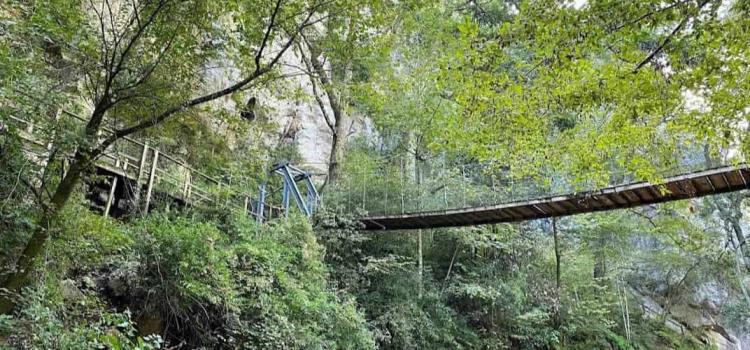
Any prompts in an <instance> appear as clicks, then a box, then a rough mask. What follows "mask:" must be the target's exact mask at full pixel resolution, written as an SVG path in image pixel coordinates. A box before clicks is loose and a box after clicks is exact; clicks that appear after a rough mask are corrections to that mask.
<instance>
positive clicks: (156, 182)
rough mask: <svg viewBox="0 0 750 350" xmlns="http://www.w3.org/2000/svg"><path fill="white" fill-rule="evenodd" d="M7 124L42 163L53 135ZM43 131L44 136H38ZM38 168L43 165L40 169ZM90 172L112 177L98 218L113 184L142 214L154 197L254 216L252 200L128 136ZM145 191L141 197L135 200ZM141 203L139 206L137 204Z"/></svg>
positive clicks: (19, 121) (274, 210)
mask: <svg viewBox="0 0 750 350" xmlns="http://www.w3.org/2000/svg"><path fill="white" fill-rule="evenodd" d="M63 117H69V118H71V119H72V121H73V122H74V124H78V125H79V126H81V127H82V126H83V125H84V123H85V122H86V120H85V119H83V118H81V117H80V116H78V115H76V114H74V113H71V112H68V111H65V110H61V111H60V112H59V113H58V114H57V117H56V119H55V122H60V121H61V118H63ZM8 119H9V121H10V122H13V123H14V124H16V126H17V128H18V131H19V136H20V137H21V138H22V139H23V141H24V143H25V144H26V146H28V147H25V148H26V151H27V152H30V153H32V154H34V155H35V156H36V157H38V158H37V159H38V160H39V162H40V163H44V162H45V161H46V158H47V157H48V156H49V152H51V151H52V147H53V140H54V137H55V136H54V133H50V132H49V130H44V129H43V128H45V127H47V128H49V125H47V126H41V125H36V124H35V123H33V122H32V121H30V120H28V119H24V118H20V117H18V116H13V115H11V116H10V117H9V118H8ZM43 131H47V132H43ZM112 133H113V130H111V129H109V128H103V129H102V131H101V133H100V137H102V138H103V137H106V136H110V135H111V134H112ZM42 165H43V166H44V165H46V164H42ZM96 167H97V168H99V169H100V170H103V171H104V172H105V173H109V174H110V175H113V177H112V180H111V183H110V190H109V196H108V199H107V204H106V206H105V208H104V214H105V215H108V213H109V211H110V209H111V205H112V201H113V198H114V192H115V188H116V187H117V186H118V184H117V183H118V181H127V180H129V181H131V182H132V183H135V184H136V186H135V188H136V190H135V191H134V193H135V202H136V204H137V205H138V207H139V208H142V209H143V210H147V209H148V208H149V205H150V204H151V201H152V198H153V195H154V193H156V192H157V191H158V192H160V193H164V194H166V195H168V196H170V197H172V198H173V199H178V200H181V201H183V202H184V203H185V204H188V205H202V204H213V205H216V204H224V205H227V206H230V207H234V208H236V209H239V210H243V212H245V213H247V214H248V215H252V216H254V217H258V215H259V214H261V213H256V212H255V208H257V207H258V206H257V205H256V200H255V199H253V196H252V195H251V194H250V193H246V192H238V191H236V190H233V189H232V188H231V187H230V186H229V185H228V184H226V183H224V182H222V181H220V180H219V179H216V178H214V177H211V176H209V175H207V174H205V173H203V172H201V171H199V170H196V169H194V168H193V167H191V166H190V165H188V164H187V163H186V162H184V161H182V160H180V159H179V158H177V157H175V156H172V155H169V154H167V153H165V152H162V151H160V150H159V149H158V148H156V147H152V146H150V145H149V144H148V142H146V141H140V140H137V139H134V138H131V137H123V138H121V139H119V140H118V141H117V142H115V143H114V144H113V145H112V146H110V147H109V148H107V149H106V150H105V152H104V153H103V154H102V155H101V156H100V157H99V158H98V159H97V160H96ZM142 191H145V198H140V196H141V192H142ZM141 200H143V202H144V203H143V205H142V206H141V205H140V202H141ZM264 207H265V210H264V213H262V214H263V217H264V218H270V217H276V216H279V211H280V209H281V208H280V207H278V206H269V205H268V203H266V204H265V206H264Z"/></svg>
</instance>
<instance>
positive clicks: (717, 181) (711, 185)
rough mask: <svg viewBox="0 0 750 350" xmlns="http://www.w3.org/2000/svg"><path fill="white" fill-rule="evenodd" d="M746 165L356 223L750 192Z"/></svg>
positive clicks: (571, 211) (589, 208) (412, 225)
mask: <svg viewBox="0 0 750 350" xmlns="http://www.w3.org/2000/svg"><path fill="white" fill-rule="evenodd" d="M749 184H750V166H748V165H747V164H744V165H739V166H725V167H719V168H714V169H707V170H703V171H698V172H692V173H687V174H682V175H677V176H672V177H668V178H666V179H664V182H663V183H662V184H652V183H649V182H638V183H632V184H628V185H623V186H614V187H608V188H604V189H600V190H595V191H586V192H579V193H571V194H568V195H563V196H553V197H543V198H536V199H530V200H525V201H517V202H510V203H504V204H497V205H491V206H482V207H471V208H460V209H451V210H441V211H428V212H418V213H406V214H401V215H381V216H367V217H363V218H361V219H359V221H360V222H361V223H362V225H363V228H362V229H363V230H410V229H422V228H436V227H454V226H473V225H484V224H496V223H506V222H518V221H526V220H534V219H542V218H549V217H560V216H567V215H575V214H582V213H591V212H597V211H606V210H614V209H622V208H630V207H636V206H642V205H648V204H655V203H663V202H669V201H675V200H681V199H688V198H695V197H702V196H707V195H712V194H718V193H725V192H733V191H740V190H744V189H748V188H750V185H749Z"/></svg>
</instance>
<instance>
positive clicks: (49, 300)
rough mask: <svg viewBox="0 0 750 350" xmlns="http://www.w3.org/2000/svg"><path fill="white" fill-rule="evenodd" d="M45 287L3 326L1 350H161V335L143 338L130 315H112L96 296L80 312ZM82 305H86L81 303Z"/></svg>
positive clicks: (31, 295)
mask: <svg viewBox="0 0 750 350" xmlns="http://www.w3.org/2000/svg"><path fill="white" fill-rule="evenodd" d="M55 293H59V292H57V291H55V290H51V289H47V288H45V287H41V288H38V289H36V290H30V291H29V293H28V294H27V295H26V297H25V298H24V300H23V302H22V303H21V304H20V306H19V308H20V311H19V312H18V314H17V316H15V317H12V316H6V317H4V318H3V320H2V322H1V323H2V325H0V339H2V340H0V348H5V346H12V347H14V348H22V349H70V350H73V349H119V350H152V349H161V348H162V347H161V346H162V344H163V341H162V339H161V337H159V336H158V335H151V336H146V337H140V336H138V335H137V332H136V328H135V323H134V322H133V321H132V319H131V314H130V312H129V311H127V310H126V311H125V312H122V313H117V312H111V311H108V310H106V309H104V308H103V307H102V304H101V302H100V301H98V300H97V299H96V297H95V296H92V295H88V296H85V297H84V298H85V299H86V300H88V301H89V303H88V304H81V305H77V306H79V307H81V308H80V309H77V308H73V307H70V306H66V305H65V304H64V303H62V302H56V301H55V300H59V299H58V298H57V297H56V296H55V295H54V294H55ZM82 302H83V301H82Z"/></svg>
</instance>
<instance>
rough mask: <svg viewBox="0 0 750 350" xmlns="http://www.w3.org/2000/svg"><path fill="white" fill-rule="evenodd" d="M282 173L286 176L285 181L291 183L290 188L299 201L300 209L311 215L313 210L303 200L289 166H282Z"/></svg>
mask: <svg viewBox="0 0 750 350" xmlns="http://www.w3.org/2000/svg"><path fill="white" fill-rule="evenodd" d="M279 170H281V173H282V175H283V176H284V181H285V182H288V183H289V186H290V190H291V192H292V194H293V195H294V199H295V200H296V201H297V205H298V206H299V208H300V210H302V212H303V213H305V215H307V216H311V215H312V212H310V209H309V208H308V207H307V205H306V204H305V201H304V200H302V195H301V194H300V193H299V188H298V187H297V183H296V182H294V177H293V176H292V174H291V173H290V172H289V168H288V167H282V168H281V169H279Z"/></svg>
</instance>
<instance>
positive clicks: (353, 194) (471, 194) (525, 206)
mask: <svg viewBox="0 0 750 350" xmlns="http://www.w3.org/2000/svg"><path fill="white" fill-rule="evenodd" d="M698 153H700V152H698ZM696 154H697V153H696ZM397 163H398V161H397V160H393V159H392V160H390V161H385V162H381V163H372V162H370V163H369V164H364V165H362V164H357V165H356V167H353V168H365V170H363V171H362V172H360V173H356V171H353V173H351V174H349V176H348V178H346V179H344V180H342V183H341V185H340V187H341V188H342V189H341V190H340V191H339V193H338V194H335V196H338V198H336V199H335V200H336V201H338V202H340V203H344V205H343V209H342V211H346V212H359V213H364V214H362V215H361V216H360V217H359V219H358V220H359V222H360V224H361V225H360V226H361V229H362V230H366V231H378V230H410V229H428V228H439V227H458V226H474V225H484V224H497V223H509V222H519V221H526V220H535V219H543V218H550V217H562V216H569V215H576V214H583V213H592V212H599V211H609V210H616V209H625V208H631V207H637V206H645V205H651V204H657V203H664V202H669V201H676V200H684V199H690V198H697V197H702V196H708V195H713V194H720V193H726V192H733V191H741V190H745V189H748V188H750V166H749V165H748V164H741V163H729V162H727V164H722V165H717V164H709V163H708V162H707V161H705V160H700V159H694V158H686V159H681V160H679V161H677V162H676V163H677V165H672V166H671V167H669V168H668V169H664V170H661V171H658V173H657V174H654V176H653V177H654V178H658V179H659V180H658V181H654V182H648V181H640V180H638V178H637V177H636V176H634V175H633V174H632V172H628V171H619V172H612V173H610V174H606V176H605V177H606V181H605V180H600V181H598V182H597V181H594V180H591V179H589V180H587V181H574V180H572V179H571V178H570V176H566V175H565V174H554V175H551V176H547V177H542V178H540V177H528V178H514V177H513V176H511V175H510V174H509V172H508V170H507V169H498V168H497V167H491V166H486V165H482V164H478V163H471V164H461V162H456V161H453V162H450V161H447V160H445V159H443V160H442V162H440V161H439V160H436V161H430V162H422V164H421V165H420V164H417V163H419V162H415V161H414V160H412V161H411V164H409V165H406V166H405V165H404V164H405V162H404V160H401V162H400V163H401V165H400V167H399V165H398V164H397ZM328 195H329V196H330V195H331V194H328Z"/></svg>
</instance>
